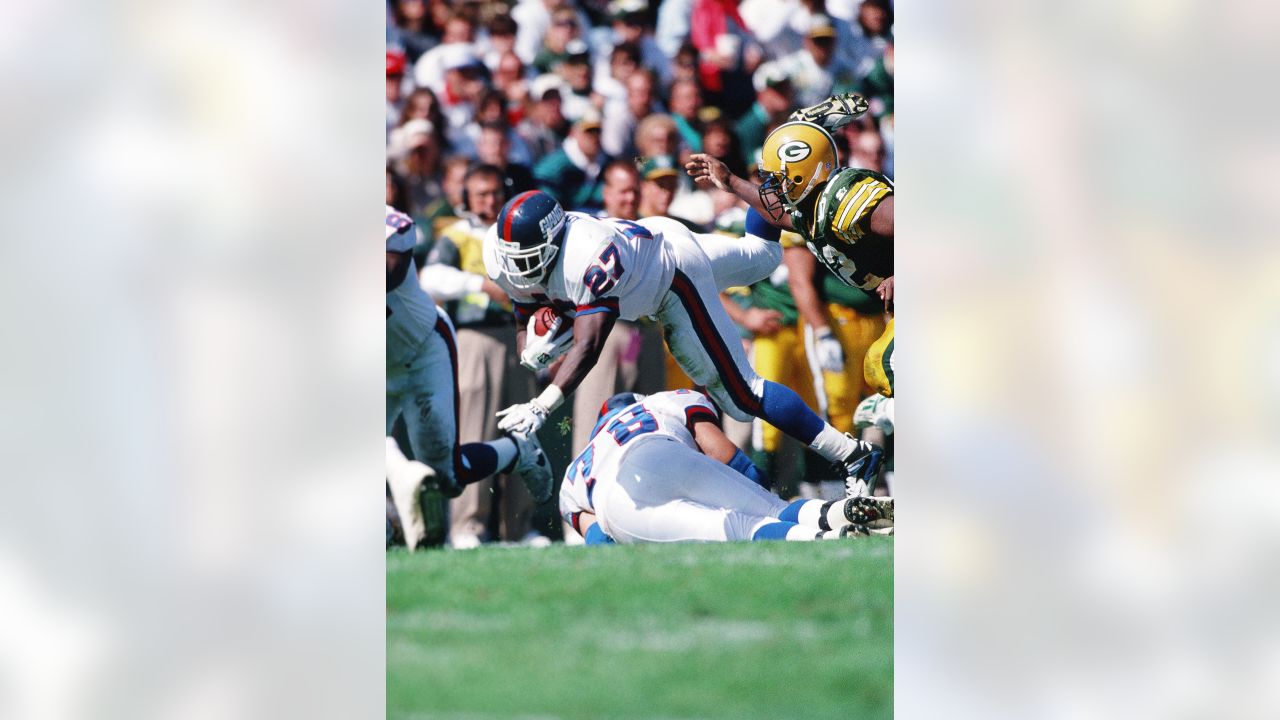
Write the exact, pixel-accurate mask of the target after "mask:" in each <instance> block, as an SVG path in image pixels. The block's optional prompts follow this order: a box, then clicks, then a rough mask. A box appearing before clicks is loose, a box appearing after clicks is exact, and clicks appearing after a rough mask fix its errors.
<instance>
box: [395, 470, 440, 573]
mask: <svg viewBox="0 0 1280 720" xmlns="http://www.w3.org/2000/svg"><path fill="white" fill-rule="evenodd" d="M435 477H436V473H435V471H434V470H432V469H431V468H429V467H427V466H426V465H424V464H422V463H420V462H418V461H417V460H410V461H408V462H406V463H403V464H399V465H397V466H395V467H391V468H389V469H388V471H387V484H388V485H389V486H391V501H392V502H393V503H395V506H396V513H397V514H398V515H399V516H400V528H401V530H402V531H403V533H404V545H405V547H407V548H409V551H410V552H412V551H414V550H417V549H418V546H419V545H420V544H422V540H423V539H424V538H425V537H426V536H427V522H426V520H425V519H424V518H423V516H422V488H423V487H424V486H425V485H426V483H428V482H434V481H435Z"/></svg>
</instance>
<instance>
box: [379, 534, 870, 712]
mask: <svg viewBox="0 0 1280 720" xmlns="http://www.w3.org/2000/svg"><path fill="white" fill-rule="evenodd" d="M892 716H893V540H892V538H858V539H851V540H847V541H838V542H837V541H832V542H816V543H781V542H774V543H731V544H716V545H641V546H625V547H624V546H610V547H603V548H585V547H565V546H555V547H552V548H547V549H542V550H537V549H530V548H520V547H485V548H481V549H479V550H473V551H465V552H463V551H442V550H436V551H428V552H420V553H417V554H414V555H410V554H408V553H405V552H402V551H398V552H391V553H388V555H387V717H388V718H396V719H398V718H465V719H466V720H481V719H483V718H512V717H519V718H742V719H746V718H825V717H846V718H865V719H868V720H871V719H878V718H891V717H892Z"/></svg>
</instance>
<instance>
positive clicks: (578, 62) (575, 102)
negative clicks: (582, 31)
mask: <svg viewBox="0 0 1280 720" xmlns="http://www.w3.org/2000/svg"><path fill="white" fill-rule="evenodd" d="M556 74H557V75H559V76H560V79H561V80H563V81H564V88H563V90H562V92H563V93H564V95H563V98H562V100H563V103H564V116H565V117H566V118H568V119H569V120H570V121H574V120H577V119H578V118H580V117H582V116H583V115H586V114H587V113H588V112H591V111H597V112H598V111H599V110H600V109H601V108H603V107H604V100H605V98H604V97H603V96H602V95H599V94H598V93H596V92H595V89H594V88H593V87H592V78H591V52H590V50H589V49H588V47H587V44H586V43H585V42H583V41H582V40H573V41H571V42H570V43H569V45H568V47H567V49H566V54H565V57H564V59H563V60H561V61H560V62H559V63H557V64H556Z"/></svg>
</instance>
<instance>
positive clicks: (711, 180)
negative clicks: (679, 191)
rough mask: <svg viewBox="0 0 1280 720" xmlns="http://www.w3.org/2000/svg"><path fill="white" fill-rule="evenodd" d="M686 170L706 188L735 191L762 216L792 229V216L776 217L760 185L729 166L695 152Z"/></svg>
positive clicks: (785, 228) (734, 192)
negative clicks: (734, 172) (766, 208)
mask: <svg viewBox="0 0 1280 720" xmlns="http://www.w3.org/2000/svg"><path fill="white" fill-rule="evenodd" d="M684 169H685V172H687V173H689V176H690V177H692V178H693V182H694V183H695V184H696V185H697V186H698V187H700V188H703V189H704V190H705V189H707V188H711V187H715V188H719V189H721V190H724V191H725V192H728V193H733V194H734V195H735V196H737V197H738V198H739V199H741V200H742V201H743V202H745V203H746V204H748V205H750V206H751V207H753V208H755V210H756V212H758V213H760V217H762V218H764V219H765V220H768V221H769V223H770V224H772V225H774V226H776V227H780V228H782V229H783V230H791V229H792V226H791V216H790V215H786V214H783V215H782V217H781V218H779V219H776V220H775V219H774V218H773V216H772V215H771V214H770V213H769V211H768V210H765V208H764V200H762V199H761V198H760V186H759V185H756V184H755V183H753V182H751V181H750V180H745V179H743V178H740V177H738V176H737V175H734V174H733V173H731V172H729V166H728V165H725V164H724V163H723V162H721V161H719V160H717V159H716V158H713V157H711V156H710V155H707V154H705V153H695V154H693V155H692V156H690V158H689V162H687V163H685V166H684Z"/></svg>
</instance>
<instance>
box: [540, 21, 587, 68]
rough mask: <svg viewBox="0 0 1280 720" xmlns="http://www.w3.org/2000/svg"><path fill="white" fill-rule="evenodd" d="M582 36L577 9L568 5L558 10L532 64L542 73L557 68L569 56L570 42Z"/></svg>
mask: <svg viewBox="0 0 1280 720" xmlns="http://www.w3.org/2000/svg"><path fill="white" fill-rule="evenodd" d="M581 38H582V27H581V26H579V25H578V13H577V11H576V10H574V9H573V8H571V7H567V6H566V7H562V8H560V9H558V10H556V11H555V12H554V13H553V14H552V16H551V27H549V28H548V29H547V34H546V36H545V37H544V38H542V46H541V47H540V48H539V49H538V54H537V55H536V56H534V58H533V62H531V63H530V65H532V66H533V69H534V70H536V71H538V72H540V73H546V72H551V71H553V70H555V68H556V66H557V65H559V64H560V63H561V62H563V61H564V59H565V58H566V57H568V55H569V43H571V42H573V41H574V40H580V39H581ZM583 45H584V46H585V43H583Z"/></svg>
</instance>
